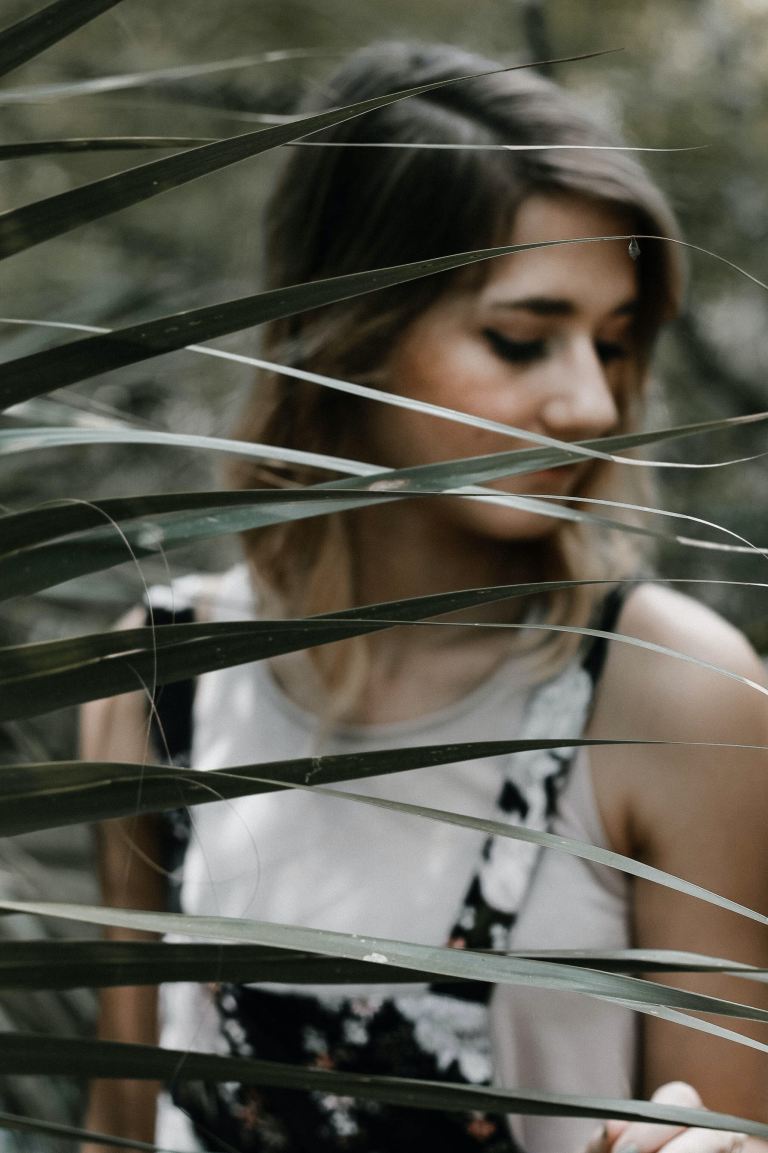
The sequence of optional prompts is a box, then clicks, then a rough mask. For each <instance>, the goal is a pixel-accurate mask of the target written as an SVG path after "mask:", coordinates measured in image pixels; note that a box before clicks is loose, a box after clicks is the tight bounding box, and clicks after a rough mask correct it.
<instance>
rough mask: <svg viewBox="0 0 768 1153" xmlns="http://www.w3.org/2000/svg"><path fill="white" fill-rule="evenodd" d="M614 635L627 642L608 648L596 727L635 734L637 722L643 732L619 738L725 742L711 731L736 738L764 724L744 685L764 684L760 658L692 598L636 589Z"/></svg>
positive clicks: (755, 695)
mask: <svg viewBox="0 0 768 1153" xmlns="http://www.w3.org/2000/svg"><path fill="white" fill-rule="evenodd" d="M616 632H617V633H618V634H620V635H621V636H623V637H626V638H628V639H627V640H625V641H615V642H611V643H610V646H609V650H610V651H609V654H608V658H607V661H606V665H605V672H604V677H603V683H602V685H601V690H600V699H599V701H598V702H597V705H598V709H599V714H600V716H599V717H598V718H597V719H601V720H602V722H603V723H605V724H607V723H608V718H609V716H610V717H611V718H612V724H611V727H612V728H616V727H617V726H619V725H620V726H622V727H625V726H626V725H627V724H630V723H631V724H632V727H633V728H634V729H635V730H637V729H638V728H639V722H641V721H642V723H643V730H642V732H640V731H635V732H633V733H632V734H629V733H624V734H623V735H625V736H629V735H632V736H642V735H645V736H647V737H649V738H650V737H652V736H653V737H657V738H659V739H673V736H672V730H675V731H678V730H681V729H682V728H683V727H684V728H685V730H686V732H685V733H683V732H682V731H680V732H678V738H679V739H697V737H698V739H701V740H717V739H723V740H724V739H728V738H727V737H725V736H717V735H716V733H715V732H714V731H712V730H713V726H714V725H715V724H721V725H722V726H724V728H723V731H725V730H726V729H727V730H730V731H733V730H734V729H740V728H741V727H742V726H743V725H744V724H748V723H750V718H753V717H754V718H762V717H764V716H765V712H766V710H765V703H766V702H765V698H764V696H763V695H762V694H761V693H760V691H759V689H757V688H755V687H754V685H750V684H749V683H747V682H750V681H753V682H757V683H758V684H760V685H764V684H765V675H764V670H763V667H762V665H761V663H760V660H759V658H758V657H757V655H756V654H755V652H754V650H753V649H752V647H751V645H750V644H749V642H748V641H747V639H746V638H745V637H744V635H743V634H742V633H741V632H739V630H738V629H737V628H735V627H734V626H733V625H732V624H730V623H729V622H728V621H726V620H725V619H724V618H723V617H721V616H720V615H719V614H718V613H717V612H715V611H714V610H713V609H711V608H709V607H707V606H706V605H704V604H702V603H701V602H700V601H697V600H695V599H694V598H693V597H691V596H688V595H686V594H685V593H682V592H679V591H678V590H676V589H674V588H671V587H669V586H668V585H663V584H655V583H650V582H648V583H644V584H641V585H639V586H637V587H636V588H635V589H633V591H632V592H631V593H630V594H629V595H628V596H627V597H626V598H625V602H624V605H623V607H622V611H621V612H620V614H619V617H618V620H617V624H616ZM634 640H636V641H639V642H640V644H639V645H637V644H633V643H632V641H634ZM596 713H597V710H596ZM666 729H669V730H670V731H669V732H666V731H665V730H666ZM616 735H618V734H616ZM742 739H745V740H746V739H747V738H746V737H743V738H742Z"/></svg>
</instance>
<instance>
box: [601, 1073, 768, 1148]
mask: <svg viewBox="0 0 768 1153" xmlns="http://www.w3.org/2000/svg"><path fill="white" fill-rule="evenodd" d="M651 1100H652V1101H658V1103H659V1104H660V1105H682V1106H685V1107H686V1108H689V1109H701V1108H702V1107H703V1106H702V1101H701V1097H699V1094H698V1093H697V1092H696V1090H695V1089H694V1088H693V1086H692V1085H688V1084H687V1083H686V1082H685V1081H669V1082H668V1083H667V1084H666V1085H662V1086H661V1087H660V1088H658V1089H657V1090H656V1092H655V1093H654V1094H653V1096H652V1097H651ZM752 1144H753V1143H752V1142H750V1146H751V1145H752ZM748 1148H749V1146H748V1145H747V1139H746V1137H745V1136H744V1134H743V1133H725V1132H721V1131H718V1130H714V1129H690V1128H686V1127H683V1126H682V1125H660V1124H657V1123H656V1122H653V1121H606V1123H605V1125H603V1126H602V1127H601V1128H600V1130H599V1131H598V1132H597V1133H596V1134H595V1136H594V1137H593V1138H592V1140H591V1141H590V1142H589V1144H588V1145H587V1147H586V1149H585V1150H584V1153H657V1151H658V1150H663V1153H747V1150H748ZM754 1148H755V1153H757V1150H758V1149H760V1148H766V1146H764V1145H763V1143H762V1142H754Z"/></svg>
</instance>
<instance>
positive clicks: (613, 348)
mask: <svg viewBox="0 0 768 1153" xmlns="http://www.w3.org/2000/svg"><path fill="white" fill-rule="evenodd" d="M595 349H596V351H597V355H598V356H599V357H600V360H601V361H602V362H603V364H610V363H611V362H612V361H614V360H626V358H627V357H628V356H629V349H628V348H627V346H626V345H624V344H617V343H616V342H615V341H609V340H598V341H597V343H596V344H595Z"/></svg>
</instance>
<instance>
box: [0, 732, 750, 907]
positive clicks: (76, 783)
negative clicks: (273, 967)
mask: <svg viewBox="0 0 768 1153" xmlns="http://www.w3.org/2000/svg"><path fill="white" fill-rule="evenodd" d="M636 745H644V746H661V747H666V746H668V745H675V746H677V745H683V746H685V747H699V746H701V745H702V742H685V741H683V742H676V741H640V740H638V741H632V740H629V741H627V740H623V741H614V740H602V739H594V738H591V739H587V738H578V739H573V740H567V739H566V740H565V741H563V739H562V738H559V739H557V740H555V739H550V740H510V741H478V742H471V743H462V744H452V745H424V746H421V745H420V746H416V747H415V748H397V749H388V750H383V751H376V752H372V753H352V754H344V755H336V756H327V757H302V758H298V759H295V760H286V761H273V762H271V763H264V762H261V763H257V764H255V765H238V766H236V767H233V768H227V769H216V770H213V771H205V770H194V769H177V768H173V767H171V766H165V765H146V764H133V765H132V764H125V763H117V764H114V763H106V764H102V763H98V762H90V761H61V762H53V763H43V764H22V765H4V766H0V789H1V790H2V795H3V811H2V815H1V816H0V835H4V836H13V835H16V834H18V833H24V832H32V831H37V830H41V829H47V828H52V827H61V826H63V825H67V824H76V823H78V822H83V821H99V820H105V819H107V818H112V817H118V816H134V817H135V816H137V815H139V814H140V813H152V812H158V811H163V810H169V809H175V808H178V807H179V806H181V805H201V804H208V803H211V802H214V801H221V800H231V799H233V798H235V797H244V796H254V795H257V794H260V793H265V792H272V791H275V790H280V789H299V790H304V791H308V792H319V793H321V794H323V795H324V796H330V797H334V798H336V799H337V800H342V801H347V802H350V803H353V804H364V805H372V806H373V807H375V808H380V809H386V810H389V811H393V812H400V813H404V814H407V815H409V816H417V817H421V818H423V819H425V820H432V821H437V822H440V823H443V824H450V825H457V826H459V827H460V828H466V829H473V830H475V831H477V832H482V833H485V834H486V835H487V836H492V837H502V838H506V839H509V840H516V841H523V842H526V843H528V844H533V845H539V846H540V847H542V848H545V849H554V850H556V851H557V852H563V853H568V854H570V855H571V856H574V857H579V858H581V859H582V860H587V861H593V862H594V863H596V864H600V865H604V866H606V867H608V868H611V869H619V870H620V871H621V872H624V873H629V874H630V875H632V876H635V877H639V878H641V879H642V880H645V881H652V882H653V883H654V884H657V885H662V886H663V887H664V888H667V889H673V890H675V891H676V892H679V893H684V894H686V895H687V896H689V897H694V898H696V899H697V900H701V901H704V902H706V903H707V904H710V905H715V906H717V907H719V908H722V909H727V910H728V911H729V912H732V913H736V914H737V915H738V916H742V917H746V918H748V919H749V920H753V921H757V922H758V923H759V924H762V925H768V917H766V916H765V915H763V914H762V913H758V912H756V911H754V910H753V909H750V908H748V907H747V906H746V905H741V904H739V903H738V902H736V901H732V900H730V899H729V898H727V897H722V896H720V894H718V893H714V892H712V890H710V889H705V888H704V887H703V886H701V885H696V884H693V883H691V882H690V881H686V880H684V879H683V878H682V877H677V876H674V875H673V874H671V873H667V872H665V871H664V870H663V869H658V868H655V867H654V866H652V865H646V864H645V863H644V862H642V861H636V860H634V858H632V857H628V856H625V855H624V854H622V853H617V852H614V851H613V850H611V849H604V848H602V847H601V846H599V845H593V844H591V843H589V842H585V841H579V840H575V839H574V838H573V837H564V836H562V835H560V834H557V835H555V834H553V833H547V832H541V831H539V830H537V829H529V828H526V827H525V826H517V825H509V824H505V823H502V822H500V821H495V820H488V819H483V818H478V817H469V816H464V815H463V814H461V813H455V812H448V811H446V810H444V809H434V808H428V807H426V806H424V805H411V804H406V803H404V802H401V801H391V800H386V799H385V798H380V797H370V796H364V795H362V794H359V793H353V792H349V791H346V790H345V791H344V792H340V791H338V790H335V789H328V788H324V787H322V785H323V783H324V782H335V783H338V782H341V781H350V780H360V779H365V778H368V777H372V776H375V777H378V776H381V775H383V774H389V773H400V772H406V771H409V770H413V769H419V768H425V767H427V766H435V765H446V764H455V763H457V762H459V761H469V760H478V759H481V758H485V757H492V756H508V755H510V754H514V753H520V752H530V751H532V750H539V749H560V748H594V747H601V746H636ZM703 747H706V748H727V749H730V750H735V749H755V748H757V747H758V746H747V745H722V744H714V743H712V742H704V743H703ZM760 747H762V746H760Z"/></svg>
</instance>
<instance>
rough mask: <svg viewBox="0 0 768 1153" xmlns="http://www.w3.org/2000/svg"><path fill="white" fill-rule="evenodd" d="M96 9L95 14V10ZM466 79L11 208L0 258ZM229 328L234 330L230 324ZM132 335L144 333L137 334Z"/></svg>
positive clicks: (74, 0)
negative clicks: (209, 175)
mask: <svg viewBox="0 0 768 1153" xmlns="http://www.w3.org/2000/svg"><path fill="white" fill-rule="evenodd" d="M117 2H118V0H57V2H56V3H55V4H53V5H51V9H57V10H58V9H65V8H66V9H67V10H72V9H75V10H81V9H87V8H90V9H94V10H99V11H103V10H104V9H106V8H107V7H111V6H112V5H113V4H115V3H117ZM49 10H50V9H49ZM94 14H96V12H95V11H94ZM40 15H41V14H40ZM30 19H31V20H34V19H35V18H34V17H30ZM79 22H80V23H82V22H83V21H82V20H80V21H79ZM57 38H58V36H57ZM588 55H589V56H595V55H602V53H589V54H588ZM582 58H586V57H571V58H570V59H582ZM534 67H536V63H534V62H531V63H530V64H519V65H515V66H513V67H511V68H497V69H493V70H492V72H511V71H516V70H517V69H519V68H534ZM481 75H487V73H481ZM467 79H470V77H468V76H457V77H453V78H451V79H450V80H439V81H435V82H434V83H432V84H421V85H418V86H417V87H414V88H405V89H401V90H400V91H399V92H393V93H388V94H387V95H385V96H376V97H372V98H371V99H369V100H361V101H358V102H356V103H355V104H349V105H346V106H345V107H343V108H334V109H331V110H330V111H327V112H320V113H316V114H314V115H312V116H305V117H303V118H302V119H300V120H295V121H292V122H291V123H288V124H280V125H276V126H275V127H273V128H264V129H260V130H259V131H257V132H247V133H245V134H244V135H240V136H233V137H230V138H228V139H226V140H218V141H216V143H214V144H206V145H203V146H202V147H200V148H194V149H191V150H190V151H189V152H186V153H185V154H184V155H182V156H172V157H166V158H165V159H162V160H155V161H152V162H150V163H149V164H144V165H140V166H139V167H138V168H132V169H129V170H128V171H126V172H120V173H117V174H116V175H113V176H107V177H104V178H103V179H101V180H96V181H93V182H92V183H90V184H86V185H84V186H82V187H81V188H74V189H71V190H70V191H68V192H61V193H59V194H57V195H56V196H48V197H46V198H45V199H44V200H38V201H36V202H35V203H34V204H26V205H23V206H22V207H21V208H14V209H9V210H8V211H7V212H4V213H2V214H0V259H4V258H6V257H8V256H13V255H14V254H15V253H18V252H23V251H25V250H26V249H28V248H31V247H33V246H34V245H36V244H40V243H42V242H43V241H44V240H50V239H51V238H52V237H54V236H61V235H62V234H63V233H65V232H69V231H71V230H72V229H73V228H78V227H79V226H80V225H82V224H86V223H88V222H90V221H93V220H99V219H100V218H101V217H104V216H108V215H110V214H111V213H113V212H118V211H120V210H121V209H123V208H128V207H129V206H130V205H132V204H139V203H142V202H143V201H146V200H149V199H151V198H152V197H154V196H159V195H160V194H161V193H163V192H168V191H169V190H170V189H172V188H178V187H180V186H181V185H183V184H188V183H189V182H190V181H192V180H198V179H199V178H200V177H201V176H207V175H208V174H209V173H211V172H218V171H220V170H221V169H223V168H227V167H229V166H230V165H232V164H237V163H239V162H240V161H241V160H246V159H248V158H249V157H251V156H257V155H258V154H259V153H262V152H266V151H268V150H269V149H272V148H277V147H279V146H280V145H282V144H288V143H290V142H291V141H294V140H299V139H300V138H301V137H302V136H306V135H308V134H309V133H312V132H318V131H320V130H321V129H323V128H330V127H331V126H332V125H334V124H341V123H343V122H344V121H345V120H351V119H353V118H354V117H356V116H362V115H363V114H364V113H365V112H371V111H373V110H374V109H376V108H383V107H385V106H386V105H388V104H394V103H396V102H397V101H399V100H405V99H407V98H408V97H411V96H420V95H422V94H424V93H427V92H432V91H433V90H434V89H436V88H443V87H445V86H446V85H449V84H455V83H458V82H459V81H461V80H467ZM421 275H423V274H421ZM138 331H139V332H140V331H141V326H138ZM230 331H232V330H231V329H230ZM126 339H128V338H126ZM134 339H136V340H138V339H140V338H139V337H138V336H136V337H135V338H134ZM184 343H187V342H186V341H185V342H184ZM139 359H142V358H141V357H140V358H139ZM113 367H114V366H113ZM46 391H47V390H46Z"/></svg>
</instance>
